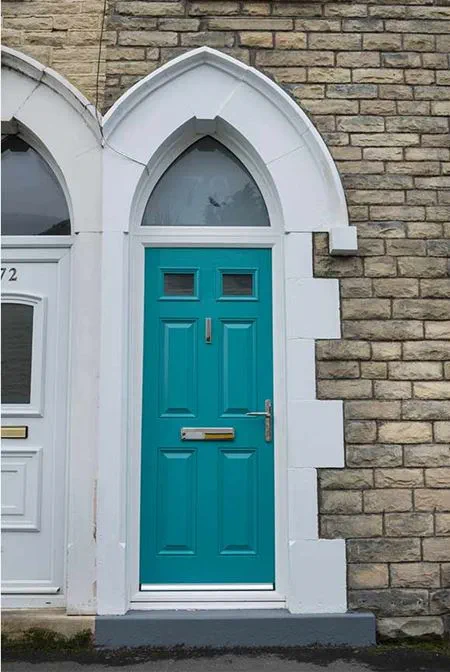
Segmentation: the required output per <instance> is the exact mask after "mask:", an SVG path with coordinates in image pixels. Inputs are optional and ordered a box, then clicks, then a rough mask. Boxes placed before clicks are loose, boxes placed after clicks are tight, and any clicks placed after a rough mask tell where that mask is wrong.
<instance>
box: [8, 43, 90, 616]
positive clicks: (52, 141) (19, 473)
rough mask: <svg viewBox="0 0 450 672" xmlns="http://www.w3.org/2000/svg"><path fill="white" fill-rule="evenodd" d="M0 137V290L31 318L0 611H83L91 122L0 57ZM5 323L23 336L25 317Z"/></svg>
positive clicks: (13, 413) (86, 584)
mask: <svg viewBox="0 0 450 672" xmlns="http://www.w3.org/2000/svg"><path fill="white" fill-rule="evenodd" d="M100 119H101V118H100ZM3 134H6V136H7V138H6V143H7V145H8V147H10V151H11V152H14V153H15V152H18V153H17V154H14V156H15V162H14V163H16V164H17V166H16V169H15V170H16V173H12V175H11V177H12V179H14V180H15V189H14V190H11V189H10V190H9V197H11V199H12V200H14V198H13V196H15V202H12V203H11V207H10V212H6V213H4V214H5V215H6V217H7V216H8V215H11V221H10V222H6V224H7V225H8V229H7V231H6V235H3V236H2V248H3V249H2V259H3V263H2V267H5V272H4V273H3V271H2V293H3V296H4V298H5V299H6V301H7V302H9V303H13V305H14V306H17V305H18V304H20V305H22V306H24V307H25V308H27V309H28V310H29V311H31V309H33V312H34V315H33V320H30V324H32V327H31V328H30V329H29V331H32V334H33V338H32V343H30V348H29V349H30V354H29V356H28V359H30V358H31V394H30V399H29V400H27V399H26V398H25V403H23V404H19V405H16V406H15V407H14V408H13V407H12V406H9V408H8V409H7V414H9V417H8V415H7V419H6V420H5V424H6V425H19V426H22V427H26V428H28V431H26V430H22V434H21V436H19V437H18V438H16V439H11V440H8V441H5V442H3V448H4V449H5V450H6V453H7V457H8V459H7V460H5V462H4V465H5V467H6V469H8V463H9V464H11V463H13V468H12V469H11V470H10V474H11V483H10V485H11V487H10V490H9V491H6V493H4V494H5V497H6V499H4V500H3V501H4V503H5V504H6V506H7V507H8V505H11V506H10V510H11V511H12V514H13V515H11V517H9V519H8V515H7V516H5V517H3V525H4V526H5V527H6V529H7V530H9V532H8V533H6V534H5V545H6V544H7V543H9V540H8V539H7V537H8V536H9V537H10V538H11V539H13V543H12V545H11V548H12V550H13V551H14V550H15V552H16V554H17V559H16V561H15V562H14V558H13V557H12V556H11V554H10V553H9V551H8V555H9V557H8V564H9V566H8V571H9V569H10V568H11V572H10V576H9V577H8V576H7V573H6V572H4V575H3V577H2V578H3V579H4V581H5V585H4V586H3V587H4V591H5V597H4V599H3V605H4V607H7V608H8V607H16V608H24V607H25V608H29V607H60V606H66V608H67V611H68V612H69V613H78V614H82V613H94V612H95V538H94V535H93V529H94V486H95V476H96V474H95V466H96V450H97V433H96V430H97V415H96V413H97V411H96V405H97V379H98V314H99V302H100V272H99V258H100V236H101V234H100V226H101V214H100V213H101V202H100V197H101V146H100V137H101V133H100V128H99V119H98V118H97V115H96V114H95V112H94V108H93V106H92V105H91V104H90V103H89V101H87V100H86V99H85V98H84V97H83V96H82V95H81V94H80V93H79V92H78V91H77V90H76V89H75V88H74V87H73V86H71V85H70V84H69V82H67V81H66V80H64V79H63V78H62V77H61V76H59V75H58V74H57V73H55V72H54V71H53V70H51V69H50V68H47V67H44V66H42V65H41V64H40V63H38V62H37V61H35V60H34V59H32V58H29V57H28V56H25V55H24V54H21V53H19V52H17V51H15V50H13V49H8V48H3V49H2V135H3ZM20 152H23V153H24V156H25V155H30V156H29V161H28V164H26V163H18V158H19V154H20ZM13 167H14V166H13ZM38 170H40V172H38ZM17 171H19V172H18V173H17ZM4 178H5V179H6V170H5V173H4ZM6 186H7V187H8V184H6ZM51 188H52V191H51ZM14 215H16V217H14ZM19 215H20V216H19ZM67 219H69V220H70V228H69V226H68V224H69V223H68V221H67ZM11 234H13V235H11ZM43 234H44V235H43ZM8 268H9V269H11V268H14V269H15V275H14V274H12V272H11V271H8V270H7V269H8ZM10 278H11V279H14V278H15V281H9V279H10ZM13 292H15V294H14V293H13ZM13 317H14V316H13V315H11V320H10V321H12V318H13ZM15 319H16V324H15V326H16V327H17V329H18V331H19V332H20V334H21V335H22V337H23V338H24V339H25V337H26V334H27V330H26V328H24V327H26V325H25V323H24V320H25V317H24V316H22V320H21V322H17V319H18V316H16V317H15ZM13 326H14V325H13ZM35 355H36V356H35ZM11 356H12V355H11ZM11 363H12V364H14V362H13V361H11ZM16 375H17V371H16ZM15 401H17V399H16V400H15ZM19 407H20V408H19ZM2 410H4V409H2ZM7 478H8V476H7ZM5 490H7V489H5ZM8 497H10V501H9V502H8ZM21 498H22V500H21ZM20 500H21V501H20ZM16 503H18V504H19V506H15V505H16ZM21 505H22V507H21ZM12 518H15V520H16V521H17V522H16V523H12ZM14 536H16V540H14ZM40 539H42V543H41V542H40ZM11 566H12V567H11ZM8 578H10V579H11V580H9V581H8Z"/></svg>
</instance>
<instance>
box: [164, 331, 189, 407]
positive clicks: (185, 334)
mask: <svg viewBox="0 0 450 672" xmlns="http://www.w3.org/2000/svg"><path fill="white" fill-rule="evenodd" d="M161 328H162V335H161V340H162V343H161V397H162V399H161V402H162V403H161V415H165V416H167V415H172V416H173V415H175V416H194V415H195V413H196V405H197V404H196V401H197V365H196V362H197V357H196V350H197V339H196V331H197V325H196V323H195V321H188V320H186V321H179V322H174V321H172V320H167V321H166V320H163V321H162V322H161Z"/></svg>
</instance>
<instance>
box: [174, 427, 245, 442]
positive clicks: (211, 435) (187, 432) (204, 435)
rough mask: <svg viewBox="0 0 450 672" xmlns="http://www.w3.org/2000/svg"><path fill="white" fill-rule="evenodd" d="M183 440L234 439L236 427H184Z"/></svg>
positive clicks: (182, 431)
mask: <svg viewBox="0 0 450 672" xmlns="http://www.w3.org/2000/svg"><path fill="white" fill-rule="evenodd" d="M181 439H182V440H183V441H233V439H234V427H182V428H181Z"/></svg>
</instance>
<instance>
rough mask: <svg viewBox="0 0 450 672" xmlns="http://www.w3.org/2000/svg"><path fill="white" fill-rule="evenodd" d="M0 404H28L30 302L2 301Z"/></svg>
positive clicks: (31, 309)
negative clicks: (0, 399)
mask: <svg viewBox="0 0 450 672" xmlns="http://www.w3.org/2000/svg"><path fill="white" fill-rule="evenodd" d="M1 317H2V404H29V403H30V397H31V351H32V343H33V306H27V305H24V304H22V303H2V315H1Z"/></svg>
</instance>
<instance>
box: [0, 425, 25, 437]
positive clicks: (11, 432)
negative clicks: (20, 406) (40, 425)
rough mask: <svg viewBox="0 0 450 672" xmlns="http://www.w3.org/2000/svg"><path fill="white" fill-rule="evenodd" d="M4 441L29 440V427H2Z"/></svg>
mask: <svg viewBox="0 0 450 672" xmlns="http://www.w3.org/2000/svg"><path fill="white" fill-rule="evenodd" d="M1 436H2V439H26V438H28V427H27V426H26V425H25V426H21V427H11V426H10V427H2V435H1Z"/></svg>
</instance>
